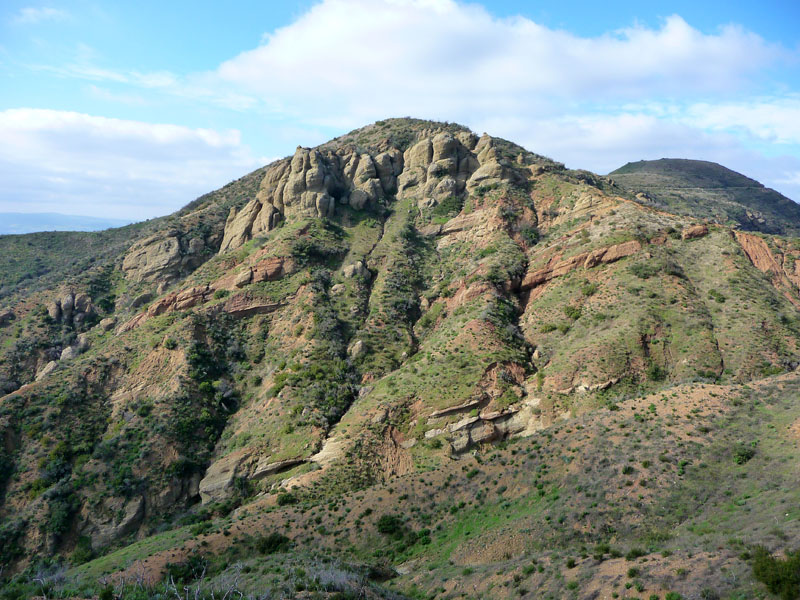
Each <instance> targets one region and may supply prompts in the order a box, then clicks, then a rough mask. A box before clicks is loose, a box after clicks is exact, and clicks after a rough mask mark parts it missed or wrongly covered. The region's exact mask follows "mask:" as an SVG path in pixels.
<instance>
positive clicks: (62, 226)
mask: <svg viewBox="0 0 800 600" xmlns="http://www.w3.org/2000/svg"><path fill="white" fill-rule="evenodd" d="M129 223H133V219H105V218H99V217H88V216H83V215H62V214H60V213H14V212H7V213H0V235H8V234H21V233H35V232H38V231H100V230H102V229H110V228H112V227H122V226H123V225H128V224H129Z"/></svg>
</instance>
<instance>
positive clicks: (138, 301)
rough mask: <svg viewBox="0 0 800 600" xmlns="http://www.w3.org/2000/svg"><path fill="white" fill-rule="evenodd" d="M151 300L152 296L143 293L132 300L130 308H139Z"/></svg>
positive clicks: (148, 293)
mask: <svg viewBox="0 0 800 600" xmlns="http://www.w3.org/2000/svg"><path fill="white" fill-rule="evenodd" d="M152 299H153V294H151V293H150V292H145V293H144V294H139V295H138V296H136V298H134V299H133V301H132V302H131V308H139V307H140V306H144V305H145V304H147V303H148V302H150V300H152Z"/></svg>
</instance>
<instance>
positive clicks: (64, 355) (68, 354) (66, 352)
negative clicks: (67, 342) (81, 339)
mask: <svg viewBox="0 0 800 600" xmlns="http://www.w3.org/2000/svg"><path fill="white" fill-rule="evenodd" d="M79 354H80V352H79V351H78V348H77V347H76V346H67V347H66V348H64V349H63V350H62V351H61V360H71V359H73V358H75V357H77V356H78V355H79Z"/></svg>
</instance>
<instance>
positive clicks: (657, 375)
mask: <svg viewBox="0 0 800 600" xmlns="http://www.w3.org/2000/svg"><path fill="white" fill-rule="evenodd" d="M647 378H648V379H649V380H650V381H664V380H665V379H666V378H667V372H666V370H665V369H663V368H662V367H661V365H657V364H656V363H651V364H650V366H649V367H647Z"/></svg>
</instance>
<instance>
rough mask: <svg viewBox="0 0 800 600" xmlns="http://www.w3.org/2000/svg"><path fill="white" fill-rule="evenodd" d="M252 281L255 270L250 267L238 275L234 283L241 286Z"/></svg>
mask: <svg viewBox="0 0 800 600" xmlns="http://www.w3.org/2000/svg"><path fill="white" fill-rule="evenodd" d="M252 281H253V270H252V269H251V268H250V267H248V268H246V269H244V270H243V271H241V272H240V273H238V274H237V275H236V278H235V279H234V280H233V285H235V286H236V287H239V288H240V287H244V286H246V285H250V282H252Z"/></svg>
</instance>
